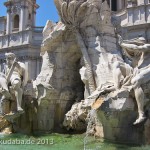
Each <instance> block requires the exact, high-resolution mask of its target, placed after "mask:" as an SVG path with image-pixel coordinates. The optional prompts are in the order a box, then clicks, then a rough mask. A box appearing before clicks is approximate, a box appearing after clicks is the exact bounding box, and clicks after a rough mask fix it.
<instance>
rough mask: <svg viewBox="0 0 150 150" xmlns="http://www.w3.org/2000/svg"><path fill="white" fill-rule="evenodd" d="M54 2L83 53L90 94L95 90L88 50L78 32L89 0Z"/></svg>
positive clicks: (56, 0) (61, 0)
mask: <svg viewBox="0 0 150 150" xmlns="http://www.w3.org/2000/svg"><path fill="white" fill-rule="evenodd" d="M54 2H55V4H56V7H57V9H58V12H59V15H60V17H61V21H62V22H63V23H64V24H65V25H66V26H67V28H69V29H71V30H72V32H73V33H74V34H75V36H76V39H77V42H78V44H79V46H80V49H81V52H82V55H83V60H84V63H85V67H86V68H87V75H88V78H89V89H90V94H91V93H92V92H93V91H95V89H96V84H95V79H94V75H93V70H92V64H91V60H90V57H89V54H88V50H87V47H86V45H85V41H84V39H83V37H82V35H81V32H80V25H81V23H82V22H83V21H84V18H85V15H86V12H87V10H88V9H89V7H88V6H89V5H90V3H89V0H54Z"/></svg>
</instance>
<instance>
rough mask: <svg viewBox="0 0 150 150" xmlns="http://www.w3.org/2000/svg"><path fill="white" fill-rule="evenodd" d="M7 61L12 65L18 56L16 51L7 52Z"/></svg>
mask: <svg viewBox="0 0 150 150" xmlns="http://www.w3.org/2000/svg"><path fill="white" fill-rule="evenodd" d="M5 57H6V63H7V65H8V66H11V65H12V64H13V62H14V60H15V58H16V55H15V54H14V53H5Z"/></svg>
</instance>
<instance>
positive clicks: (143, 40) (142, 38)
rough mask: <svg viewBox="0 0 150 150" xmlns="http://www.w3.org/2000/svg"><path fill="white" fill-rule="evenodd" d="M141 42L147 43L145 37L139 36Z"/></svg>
mask: <svg viewBox="0 0 150 150" xmlns="http://www.w3.org/2000/svg"><path fill="white" fill-rule="evenodd" d="M138 40H139V42H141V43H143V44H145V43H146V39H145V38H144V37H139V38H138Z"/></svg>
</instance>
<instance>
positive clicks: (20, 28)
mask: <svg viewBox="0 0 150 150" xmlns="http://www.w3.org/2000/svg"><path fill="white" fill-rule="evenodd" d="M24 24H25V22H24V6H21V10H20V23H19V31H23V30H24Z"/></svg>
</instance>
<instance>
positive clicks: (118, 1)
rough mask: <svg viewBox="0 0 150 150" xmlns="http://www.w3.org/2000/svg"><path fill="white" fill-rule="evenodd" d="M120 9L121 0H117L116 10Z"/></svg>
mask: <svg viewBox="0 0 150 150" xmlns="http://www.w3.org/2000/svg"><path fill="white" fill-rule="evenodd" d="M121 9H122V0H117V10H121Z"/></svg>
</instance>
